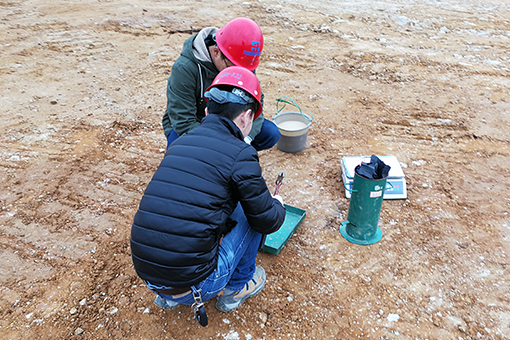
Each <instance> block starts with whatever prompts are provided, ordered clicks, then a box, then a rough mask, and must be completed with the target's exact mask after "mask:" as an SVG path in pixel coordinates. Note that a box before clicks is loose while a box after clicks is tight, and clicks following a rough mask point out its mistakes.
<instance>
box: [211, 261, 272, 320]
mask: <svg viewBox="0 0 510 340" xmlns="http://www.w3.org/2000/svg"><path fill="white" fill-rule="evenodd" d="M265 283H266V272H265V271H264V268H262V267H260V266H257V267H256V268H255V273H254V274H253V278H252V279H251V280H250V281H248V282H246V284H245V285H244V288H243V289H241V290H239V291H237V292H229V293H225V290H224V291H222V292H221V293H220V294H219V295H218V301H217V302H216V308H218V309H219V310H221V311H223V312H230V311H233V310H234V309H236V308H237V307H239V305H241V303H242V302H243V301H244V300H246V299H247V298H249V297H252V296H254V295H257V294H258V293H260V291H261V290H262V288H264V285H265Z"/></svg>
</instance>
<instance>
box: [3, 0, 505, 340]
mask: <svg viewBox="0 0 510 340" xmlns="http://www.w3.org/2000/svg"><path fill="white" fill-rule="evenodd" d="M237 16H247V17H250V18H252V19H254V20H255V21H256V22H257V23H258V24H259V25H260V26H261V28H262V31H263V33H264V37H265V45H264V51H263V56H262V60H261V63H260V66H259V68H258V70H257V75H258V76H259V78H260V80H261V83H262V85H263V91H264V94H265V108H264V113H265V116H266V117H267V118H269V119H271V117H272V116H273V115H274V114H275V113H276V99H277V98H280V97H282V96H290V97H291V98H293V99H294V100H296V102H298V104H300V106H301V107H302V108H303V109H305V110H309V111H311V112H312V113H313V115H314V120H313V123H312V125H311V128H310V131H309V135H308V139H307V145H306V148H305V150H304V151H303V152H301V153H298V154H287V153H283V152H281V151H279V150H278V149H277V148H274V149H271V150H268V151H264V152H261V153H260V160H261V164H262V166H263V173H264V176H265V178H266V180H267V183H268V187H269V189H270V190H271V191H272V190H274V180H275V179H276V176H277V174H278V173H279V172H280V171H284V172H285V173H286V175H287V177H286V178H285V181H284V184H283V186H282V188H281V189H280V193H281V195H282V196H283V198H284V200H285V202H286V203H287V204H289V205H292V206H295V207H299V208H301V209H305V210H306V212H307V216H306V219H305V221H304V222H303V223H302V224H301V226H300V227H299V228H298V230H297V231H296V233H295V234H294V236H293V237H292V238H291V239H290V240H289V242H288V243H287V245H286V246H285V247H284V248H283V250H282V252H281V253H280V254H279V255H277V256H275V255H272V254H267V253H265V254H260V256H259V260H258V261H259V262H260V264H261V265H262V266H264V268H265V269H266V271H267V274H268V281H267V285H266V287H265V288H264V290H263V291H262V293H261V294H259V295H258V296H257V297H254V298H252V299H249V300H247V301H246V302H245V303H244V304H243V305H242V306H241V307H240V308H239V309H238V310H236V311H234V312H231V313H222V312H219V311H217V310H216V308H215V307H214V303H215V300H212V301H210V302H208V303H206V309H207V311H208V315H209V322H210V325H209V326H208V327H206V328H201V327H200V326H199V325H198V324H197V323H195V322H194V321H193V320H191V319H190V318H191V317H192V314H191V310H190V308H189V307H186V306H180V307H179V308H177V309H176V310H172V311H165V310H162V309H160V308H158V307H157V306H155V305H154V304H153V300H154V295H153V293H151V292H150V291H149V290H148V289H147V288H146V287H145V286H144V285H143V283H142V281H141V280H140V279H138V278H137V276H136V274H135V272H134V270H133V267H132V263H131V258H130V248H129V234H130V226H131V222H132V218H133V215H134V213H135V212H136V209H137V206H138V203H139V200H140V198H141V196H142V193H143V191H144V189H145V187H146V185H147V183H148V182H149V180H150V178H151V176H152V174H153V173H154V171H155V169H156V167H157V165H158V164H159V162H160V160H161V158H162V156H163V152H164V148H165V143H166V141H165V138H164V136H163V133H162V128H161V124H160V122H161V116H162V114H163V111H164V108H165V105H166V98H165V87H166V79H167V77H168V76H169V74H170V72H171V67H172V64H173V62H174V61H175V60H176V58H177V57H178V55H179V53H180V50H181V46H182V43H183V42H184V40H185V39H186V38H188V37H189V36H190V33H189V32H187V30H189V31H195V30H198V29H200V28H203V27H206V26H212V25H215V26H218V27H221V26H222V25H224V24H225V23H226V22H227V21H229V20H230V19H232V18H234V17H237ZM0 17H1V21H0V55H1V63H0V89H1V91H0V108H1V109H0V113H1V121H0V127H1V135H0V167H1V173H0V183H1V184H0V185H1V190H0V203H1V204H0V206H1V210H0V259H1V260H0V338H1V339H246V340H250V339H253V340H255V339H420V340H424V339H429V340H433V339H441V340H450V339H452V340H453V339H455V340H460V339H498V340H500V339H510V293H509V289H510V267H509V265H510V216H509V215H508V211H509V210H510V206H509V205H510V190H509V187H510V170H509V169H510V141H509V138H510V137H509V136H510V133H509V130H510V118H509V117H510V115H509V114H508V112H509V111H510V103H509V100H510V99H509V93H510V78H509V75H510V70H509V68H510V54H509V52H508V51H509V49H508V46H509V45H510V2H509V1H507V0H505V1H494V0H466V1H460V0H444V1H433V0H425V1H422V0H420V1H418V0H406V1H403V0H395V1H392V2H391V3H387V2H385V1H366V0H359V1H338V0H335V1H326V0H324V1H318V0H307V1H304V0H299V1H283V0H281V1H277V0H260V1H256V0H248V1H244V2H238V1H219V0H209V1H159V0H140V1H127V0H119V1H108V0H69V1H67V0H66V1H64V0H60V1H43V0H31V1H28V0H27V1H23V0H0ZM371 154H378V155H390V154H392V155H395V156H396V157H397V158H398V160H399V161H400V162H401V163H402V166H403V169H404V172H405V175H406V181H407V185H408V199H406V200H385V201H384V202H383V205H382V210H381V216H380V220H379V226H380V228H381V230H382V233H383V238H382V240H381V241H380V242H378V243H376V244H373V245H370V246H361V245H356V244H353V243H350V242H348V241H347V240H345V239H344V238H343V237H342V236H341V234H340V233H339V229H338V228H339V225H340V223H341V222H343V221H344V220H345V219H346V217H347V211H348V207H349V200H347V199H346V198H345V193H344V187H343V183H342V182H341V170H340V161H341V159H342V157H343V156H354V155H371Z"/></svg>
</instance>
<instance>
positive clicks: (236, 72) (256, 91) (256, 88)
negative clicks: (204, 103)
mask: <svg viewBox="0 0 510 340" xmlns="http://www.w3.org/2000/svg"><path fill="white" fill-rule="evenodd" d="M220 85H230V86H233V87H237V88H239V89H241V90H243V91H245V92H248V93H249V94H250V95H251V96H252V97H253V98H255V99H256V100H257V102H258V103H259V108H258V110H257V112H255V115H254V116H253V120H255V119H257V117H258V116H260V113H261V112H262V103H261V101H260V97H261V92H260V83H259V80H258V79H257V76H256V75H255V74H254V73H253V72H252V71H250V70H248V69H246V68H244V67H241V66H230V67H227V68H226V69H224V70H223V71H221V72H220V73H218V75H217V76H216V78H214V80H213V82H212V84H211V86H209V87H208V88H207V90H206V92H207V91H209V90H210V89H211V88H213V87H216V86H220Z"/></svg>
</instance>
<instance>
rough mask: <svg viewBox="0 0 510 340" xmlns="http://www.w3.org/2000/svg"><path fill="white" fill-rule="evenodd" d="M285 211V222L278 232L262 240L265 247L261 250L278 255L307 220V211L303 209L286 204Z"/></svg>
mask: <svg viewBox="0 0 510 340" xmlns="http://www.w3.org/2000/svg"><path fill="white" fill-rule="evenodd" d="M285 210H286V213H285V221H284V222H283V224H282V226H281V227H280V229H278V231H277V232H275V233H272V234H269V235H266V236H265V239H264V238H263V239H262V242H263V244H264V246H263V247H261V250H263V251H265V252H268V253H271V254H275V255H278V254H279V253H280V251H281V250H282V248H283V246H284V245H285V244H286V243H287V241H288V240H289V238H290V237H291V236H292V234H294V232H295V231H296V229H297V227H298V226H299V225H300V224H301V222H303V220H304V219H305V216H306V211H305V210H303V209H299V208H296V207H293V206H290V205H287V204H285Z"/></svg>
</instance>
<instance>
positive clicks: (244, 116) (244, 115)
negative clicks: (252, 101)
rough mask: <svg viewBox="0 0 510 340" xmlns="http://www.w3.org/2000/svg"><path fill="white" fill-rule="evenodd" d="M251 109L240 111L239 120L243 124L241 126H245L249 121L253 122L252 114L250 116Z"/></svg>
mask: <svg viewBox="0 0 510 340" xmlns="http://www.w3.org/2000/svg"><path fill="white" fill-rule="evenodd" d="M251 113H252V111H251V109H249V110H246V111H244V112H243V113H241V122H242V124H243V128H245V127H246V125H248V124H249V123H250V122H253V116H252V114H251Z"/></svg>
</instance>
